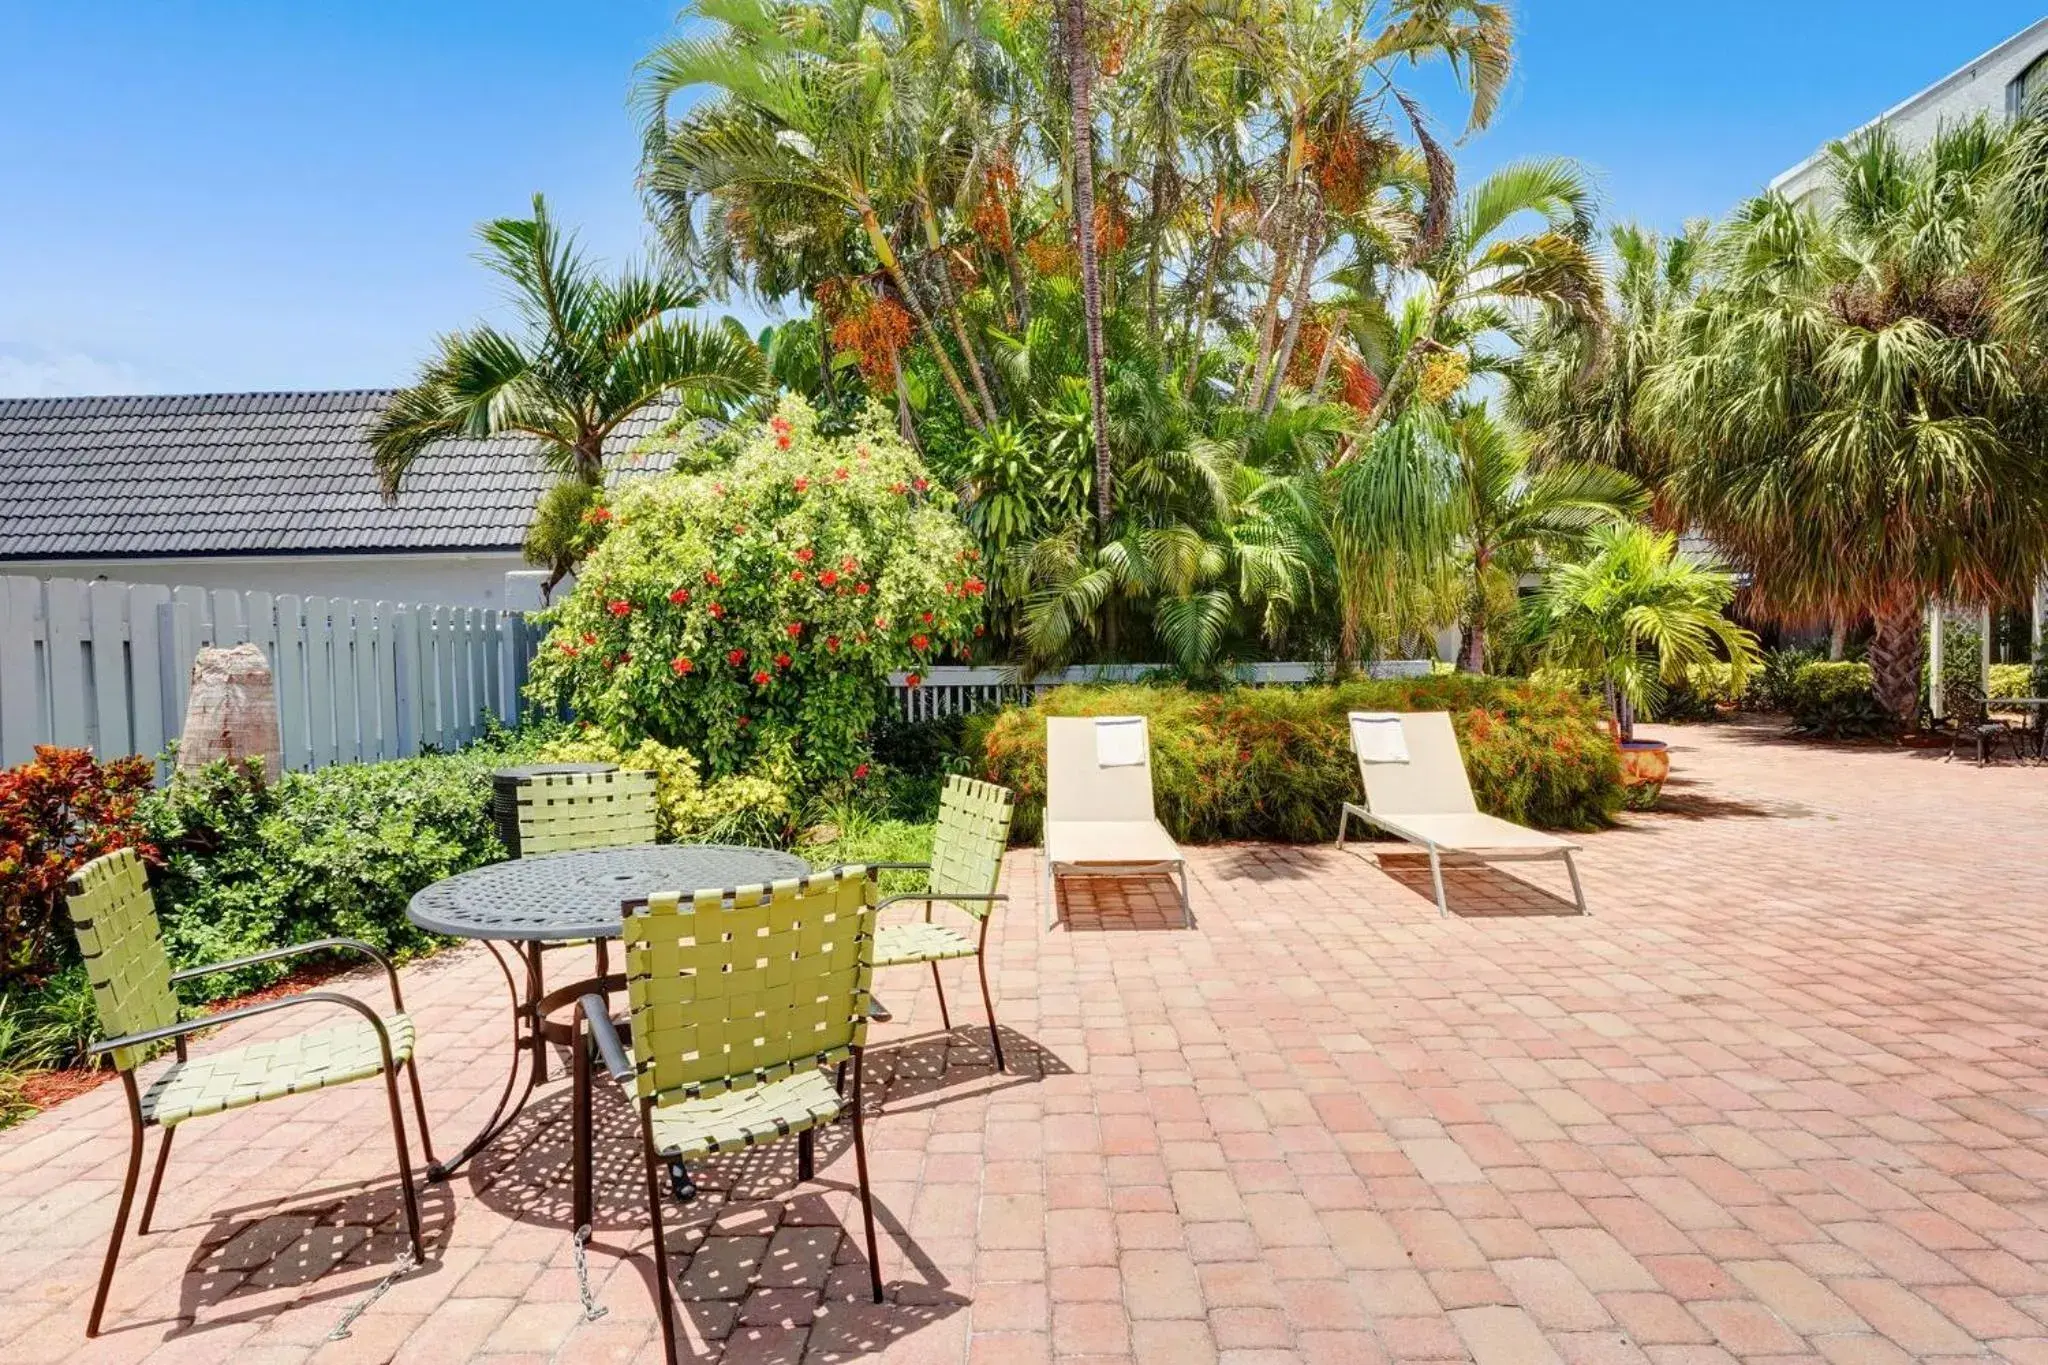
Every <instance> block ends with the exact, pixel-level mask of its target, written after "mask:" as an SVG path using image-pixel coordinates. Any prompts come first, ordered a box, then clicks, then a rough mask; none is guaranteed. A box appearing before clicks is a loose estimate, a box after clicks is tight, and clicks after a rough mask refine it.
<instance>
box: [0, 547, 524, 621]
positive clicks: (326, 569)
mask: <svg viewBox="0 0 2048 1365" xmlns="http://www.w3.org/2000/svg"><path fill="white" fill-rule="evenodd" d="M526 567H527V564H526V562H525V561H524V560H522V559H521V558H520V557H519V556H518V555H517V554H514V553H511V552H509V551H505V552H499V553H492V554H423V555H279V556H260V555H248V556H240V555H237V556H233V557H218V558H205V557H201V558H186V559H37V560H9V561H0V575H6V574H16V575H21V576H23V577H27V578H82V579H94V578H105V579H110V580H112V581H113V582H116V583H164V584H169V585H171V586H173V587H177V586H189V587H194V588H207V589H214V588H233V589H236V590H238V591H241V592H269V593H280V592H289V593H297V594H299V595H300V596H308V595H314V594H317V595H319V596H323V597H353V598H360V599H363V600H365V601H372V602H374V601H385V602H408V603H411V602H418V603H425V604H428V605H439V606H451V607H503V606H504V605H505V575H506V574H507V573H508V572H511V571H514V570H519V569H525V568H526ZM515 605H517V606H522V607H523V606H527V605H530V604H528V603H525V602H520V603H515Z"/></svg>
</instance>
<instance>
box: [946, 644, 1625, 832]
mask: <svg viewBox="0 0 2048 1365" xmlns="http://www.w3.org/2000/svg"><path fill="white" fill-rule="evenodd" d="M1348 711H1448V712H1450V714H1451V722H1452V724H1453V726H1454V727H1455V728H1456V730H1457V732H1458V740H1459V743H1460V745H1461V746H1462V747H1463V748H1464V751H1465V767H1466V771H1467V772H1468V773H1469V774H1470V776H1471V779H1472V789H1473V793H1474V795H1475V796H1477V798H1478V800H1479V805H1480V808H1481V809H1482V810H1485V811H1487V812H1489V813H1491V814H1494V815H1498V816H1501V817H1502V818H1504V819H1509V820H1514V821H1518V822H1520V823H1523V824H1528V825H1536V826H1540V827H1544V828H1550V829H1589V828H1594V827H1597V826H1599V825H1601V824H1603V823H1605V822H1606V820H1607V818H1608V817H1609V816H1610V815H1612V814H1613V812H1614V811H1615V810H1616V809H1617V808H1618V807H1619V806H1620V803H1621V771H1620V758H1619V755H1618V753H1617V752H1616V749H1615V746H1614V741H1613V740H1612V739H1611V738H1610V737H1609V735H1608V733H1607V730H1606V729H1605V727H1604V725H1603V724H1602V720H1601V713H1600V707H1599V704H1598V703H1597V702H1595V701H1594V700H1592V699H1590V698H1587V697H1582V696H1579V695H1578V694H1576V693H1574V692H1572V691H1569V690H1567V689H1564V688H1559V687H1550V686H1544V685H1541V684H1537V683H1531V682H1527V681H1522V680H1518V679H1503V678H1484V677H1473V676H1470V675H1466V674H1450V675H1443V676H1438V677H1432V678H1417V679H1412V680H1408V679H1402V680H1386V681H1359V682H1351V683H1343V684H1339V685H1336V686H1330V687H1304V688H1281V687H1274V688H1252V687H1245V688H1235V689H1231V690H1227V691H1222V692H1190V691H1186V690H1184V689H1179V688H1166V687H1147V686H1140V685H1133V686H1120V687H1063V688H1059V689H1057V690H1055V691H1052V692H1049V693H1047V694H1045V695H1044V696H1042V697H1041V698H1039V700H1038V701H1037V702H1036V703H1035V704H1034V705H1032V706H1029V707H1026V708H1022V709H1018V710H1010V711H1004V712H1002V713H1000V714H998V715H996V716H994V717H993V718H977V722H976V724H975V726H974V727H972V729H973V732H974V733H971V735H970V739H971V740H972V739H973V738H978V739H979V745H978V746H974V745H972V744H970V747H971V748H972V747H978V749H979V752H980V755H981V762H982V766H983V769H984V775H985V776H986V777H987V778H988V780H989V781H991V782H999V783H1001V784H1003V785H1004V786H1006V787H1009V788H1011V789H1012V790H1014V791H1015V792H1016V793H1017V815H1016V819H1015V821H1014V823H1013V824H1012V826H1011V829H1012V833H1013V837H1015V838H1017V839H1018V840H1020V841H1023V842H1030V841H1032V840H1035V839H1036V838H1037V837H1038V835H1039V831H1040V827H1041V825H1042V823H1043V818H1044V810H1045V719H1046V717H1048V716H1110V715H1143V716H1145V717H1147V718H1148V719H1149V720H1150V722H1151V730H1152V772H1153V795H1154V800H1155V802H1156V804H1157V807H1158V811H1159V818H1160V820H1161V822H1162V823H1163V824H1165V826H1166V828H1167V830H1168V831H1169V832H1170V833H1171V834H1172V835H1173V836H1174V838H1176V839H1181V840H1184V841H1186V842H1188V843H1197V844H1199V843H1214V842H1219V841H1223V840H1231V839H1263V840H1272V841H1276V842H1282V843H1316V842H1320V841H1322V840H1326V839H1333V838H1335V837H1336V833H1337V814H1338V810H1339V807H1340V805H1341V804H1342V803H1343V802H1344V801H1347V800H1351V801H1355V800H1357V799H1358V797H1359V792H1358V766H1357V763H1356V761H1355V760H1354V759H1353V757H1352V754H1351V742H1350V735H1349V731H1348V727H1347V726H1346V724H1345V719H1344V717H1345V713H1346V712H1348Z"/></svg>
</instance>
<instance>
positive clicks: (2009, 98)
mask: <svg viewBox="0 0 2048 1365" xmlns="http://www.w3.org/2000/svg"><path fill="white" fill-rule="evenodd" d="M2043 90H2048V52H2044V53H2042V54H2041V55H2040V56H2038V57H2036V58H2034V60H2033V61H2031V62H2029V63H2028V64H2027V69H2026V70H2024V71H2022V72H2020V74H2019V75H2017V76H2015V77H2014V78H2013V80H2012V83H2011V84H2010V85H2008V86H2006V87H2005V112H2006V113H2008V114H2010V115H2012V116H2013V117H2014V118H2018V117H2019V116H2020V115H2021V114H2022V113H2024V112H2025V111H2026V108H2027V105H2028V104H2029V103H2031V102H2032V101H2033V100H2034V98H2035V97H2036V96H2038V95H2039V94H2040V93H2041V92H2042V91H2043Z"/></svg>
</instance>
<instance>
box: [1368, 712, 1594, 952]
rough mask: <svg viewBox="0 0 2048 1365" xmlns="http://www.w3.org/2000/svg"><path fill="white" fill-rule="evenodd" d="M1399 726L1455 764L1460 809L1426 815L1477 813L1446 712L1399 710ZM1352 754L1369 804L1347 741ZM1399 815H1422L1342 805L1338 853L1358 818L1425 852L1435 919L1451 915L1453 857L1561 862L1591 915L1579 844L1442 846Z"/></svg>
mask: <svg viewBox="0 0 2048 1365" xmlns="http://www.w3.org/2000/svg"><path fill="white" fill-rule="evenodd" d="M1411 721H1413V722H1420V723H1421V724H1422V725H1423V726H1427V727H1431V728H1432V729H1433V730H1435V731H1436V732H1435V733H1433V734H1432V733H1429V732H1425V731H1411V730H1410V729H1409V724H1410V722H1411ZM1401 726H1402V730H1403V732H1404V734H1406V735H1407V736H1408V737H1409V738H1410V740H1411V741H1413V742H1415V743H1417V744H1418V745H1421V744H1425V743H1427V744H1428V745H1429V748H1430V750H1432V751H1433V752H1435V753H1437V754H1438V755H1439V756H1440V754H1441V753H1443V752H1448V754H1449V755H1450V757H1451V758H1452V759H1454V760H1455V761H1456V764H1457V771H1456V777H1457V785H1458V790H1457V792H1456V793H1454V795H1453V798H1452V800H1453V804H1455V805H1457V806H1458V807H1459V809H1457V810H1453V811H1442V812H1431V814H1442V815H1474V816H1477V815H1480V814H1481V812H1480V810H1479V807H1478V803H1477V802H1476V801H1474V800H1473V798H1472V787H1471V781H1470V779H1469V778H1468V777H1467V776H1466V775H1465V767H1464V752H1463V750H1462V749H1461V748H1460V747H1459V745H1458V741H1457V735H1456V732H1455V731H1454V730H1453V729H1452V728H1451V718H1450V714H1449V713H1448V712H1444V711H1409V712H1402V713H1401ZM1437 727H1440V729H1437ZM1445 737H1448V741H1449V742H1448V745H1447V746H1444V745H1443V740H1444V739H1445ZM1352 751H1353V756H1354V757H1355V758H1357V760H1358V780H1359V785H1360V787H1361V788H1363V789H1364V790H1365V791H1366V800H1367V802H1370V801H1371V800H1372V796H1371V787H1370V784H1369V783H1368V781H1367V779H1366V766H1367V765H1366V762H1365V759H1364V757H1363V756H1362V755H1359V754H1358V753H1357V745H1356V743H1355V742H1353V743H1352ZM1403 814H1416V815H1421V814H1423V813H1422V812H1405V813H1393V814H1387V813H1383V812H1379V811H1375V810H1373V809H1372V808H1371V806H1370V805H1369V804H1368V805H1360V804H1358V803H1356V802H1352V801H1346V802H1344V803H1343V809H1342V811H1341V812H1340V813H1339V814H1338V816H1337V847H1338V849H1339V850H1340V851H1341V850H1342V849H1343V848H1344V842H1345V837H1346V835H1348V834H1349V833H1350V824H1351V821H1352V820H1353V819H1358V820H1362V821H1364V822H1365V823H1366V824H1368V825H1371V826H1373V827H1375V828H1378V829H1382V830H1385V831H1386V832H1387V833H1389V834H1391V835H1393V836H1394V837H1395V838H1397V839H1400V840H1403V841H1404V842H1407V843H1411V844H1418V845H1420V846H1421V847H1422V848H1423V849H1424V850H1425V851H1426V852H1427V853H1428V854H1429V879H1430V884H1431V887H1432V889H1433V890H1434V891H1435V892H1436V909H1437V913H1438V914H1439V915H1446V916H1447V915H1449V914H1450V913H1451V907H1450V902H1449V901H1448V900H1446V899H1445V897H1444V868H1443V864H1444V858H1445V856H1446V855H1452V856H1455V857H1457V858H1459V859H1462V860H1467V861H1469V862H1472V863H1477V864H1480V865H1485V864H1488V863H1515V862H1544V861H1548V860H1550V859H1552V858H1557V859H1562V860H1563V862H1564V868H1565V873H1566V875H1568V876H1569V877H1570V878H1571V882H1572V899H1573V901H1574V902H1575V903H1576V904H1577V906H1578V910H1579V913H1580V914H1582V915H1590V914H1591V913H1592V911H1591V910H1589V909H1587V907H1586V891H1585V887H1584V886H1583V885H1582V884H1581V883H1580V881H1579V867H1578V864H1577V863H1576V862H1574V861H1573V859H1572V855H1573V854H1574V853H1576V852H1577V851H1578V846H1577V845H1576V844H1573V843H1570V842H1568V841H1567V840H1564V839H1558V838H1555V837H1554V836H1543V837H1545V838H1546V839H1547V840H1548V842H1547V843H1546V844H1545V845H1544V846H1541V847H1523V848H1516V847H1499V848H1492V847H1487V846H1485V845H1479V844H1473V845H1467V844H1450V843H1445V842H1444V841H1442V840H1440V839H1437V838H1433V837H1431V836H1430V835H1429V834H1428V833H1427V832H1426V831H1425V830H1423V829H1421V828H1419V827H1418V826H1417V825H1415V824H1414V823H1412V822H1411V823H1404V822H1403V819H1402V815H1403ZM1499 823H1501V824H1507V823H1510V822H1507V821H1500V822H1499ZM1529 833H1532V834H1535V833H1539V831H1529Z"/></svg>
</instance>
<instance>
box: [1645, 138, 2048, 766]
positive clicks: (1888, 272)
mask: <svg viewBox="0 0 2048 1365" xmlns="http://www.w3.org/2000/svg"><path fill="white" fill-rule="evenodd" d="M2012 137H2013V135H2012V134H2011V133H2009V132H2008V131H2006V130H2003V129H1997V128H1993V127H1992V126H1990V125H1989V124H1988V123H1986V122H1983V121H1981V120H1980V121H1978V122H1976V123H1972V124H1966V125H1962V126H1959V127H1953V128H1949V129H1946V130H1944V131H1943V132H1942V134H1941V135H1940V136H1938V137H1937V138H1936V139H1935V141H1934V142H1933V143H1932V144H1930V145H1929V146H1928V147H1927V148H1926V149H1925V150H1923V151H1919V152H1914V153H1908V152H1906V151H1904V150H1903V149H1901V147H1900V146H1899V145H1898V144H1897V143H1896V142H1894V141H1893V140H1892V138H1891V137H1890V136H1889V135H1888V134H1887V133H1886V132H1884V131H1883V130H1879V131H1877V132H1875V133H1872V134H1869V135H1866V136H1863V137H1861V138H1859V139H1858V140H1857V141H1856V142H1854V143H1851V144H1847V145H1842V144H1837V145H1836V146H1834V147H1832V148H1831V149H1830V150H1829V158H1830V171H1831V174H1830V193H1831V196H1832V199H1833V201H1834V206H1833V207H1832V209H1831V210H1829V211H1828V212H1827V214H1826V216H1824V217H1823V216H1822V215H1821V214H1820V213H1818V212H1815V211H1813V210H1811V209H1808V208H1804V207H1801V206H1797V205H1794V204H1791V203H1788V202H1787V201H1785V200H1784V199H1783V198H1781V197H1779V196H1777V195H1772V194H1766V195H1763V196H1760V197H1759V198H1757V199H1754V200H1752V201H1750V202H1749V203H1748V204H1746V205H1744V206H1743V207H1742V208H1741V209H1740V210H1739V211H1738V212H1737V213H1736V215H1735V217H1734V219H1733V221H1732V222H1731V223H1730V224H1729V225H1728V227H1727V228H1726V230H1725V232H1724V233H1723V234H1722V236H1721V238H1720V240H1719V241H1718V243H1717V245H1716V247H1715V249H1714V251H1713V269H1712V277H1711V283H1710V285H1709V287H1708V288H1707V289H1706V290H1704V291H1703V292H1702V294H1701V296H1700V298H1699V299H1698V301H1697V302H1696V303H1694V304H1693V305H1692V306H1691V307H1690V308H1688V309H1686V310H1684V312H1683V313H1681V314H1680V315H1679V317H1678V318H1677V319H1676V323H1677V329H1676V333H1675V336H1674V339H1673V346H1672V353H1671V355H1670V356H1669V358H1668V359H1666V360H1665V361H1664V362H1663V363H1661V364H1660V365H1658V366H1657V367H1656V369H1655V370H1654V371H1653V372H1652V374H1651V376H1650V379H1649V381H1648V383H1647V385H1646V387H1645V390H1644V394H1643V405H1644V415H1645V420H1646V421H1647V423H1648V424H1649V425H1650V426H1652V427H1653V428H1654V429H1655V431H1656V432H1657V433H1658V439H1659V440H1660V441H1662V442H1663V443H1664V445H1665V446H1666V448H1667V449H1669V450H1671V451H1672V452H1673V453H1674V461H1673V465H1672V473H1671V485H1670V486H1671V490H1672V493H1673V494H1674V496H1675V499H1676V501H1677V503H1678V506H1679V509H1680V510H1681V511H1682V512H1683V513H1684V514H1685V515H1686V516H1687V517H1688V518H1690V519H1691V520H1692V521H1693V522H1694V523H1695V524H1696V525H1698V526H1699V527H1700V528H1701V529H1702V530H1704V531H1705V532H1707V534H1708V535H1710V536H1711V537H1712V538H1713V540H1714V541H1715V543H1716V544H1717V545H1718V546H1720V547H1721V549H1722V550H1724V551H1725V552H1727V553H1728V554H1730V555H1732V556H1734V557H1735V558H1736V559H1737V560H1739V561H1740V562H1741V563H1742V564H1743V566H1744V567H1747V568H1748V569H1750V570H1751V572H1752V573H1753V574H1754V576H1755V583H1756V588H1757V595H1758V599H1759V601H1760V603H1761V604H1762V605H1764V606H1765V607H1767V608H1772V609H1775V610H1776V611H1777V612H1779V613H1781V614H1784V615H1786V616H1791V617H1795V618H1796V617H1805V618H1829V617H1832V618H1836V619H1843V618H1853V617H1856V616H1860V615H1868V616H1869V617H1870V619H1871V620H1872V622H1873V623H1874V625H1875V636H1874V638H1873V639H1872V641H1871V646H1870V663H1871V669H1872V673H1873V676H1874V687H1875V690H1876V693H1877V698H1878V702H1879V704H1880V705H1882V706H1883V707H1884V709H1885V710H1886V711H1887V712H1889V713H1890V715H1891V716H1892V718H1893V720H1894V721H1895V722H1896V723H1897V724H1898V725H1899V726H1900V727H1902V728H1904V727H1908V726H1910V725H1911V724H1912V722H1913V720H1914V718H1915V716H1916V715H1917V711H1918V697H1917V693H1918V678H1919V668H1920V620H1921V612H1922V609H1923V607H1924V605H1925V603H1926V602H1927V601H1928V600H1929V599H1930V598H1944V599H1948V600H1951V601H1963V602H1984V601H1989V600H1993V599H1995V598H1996V597H1997V596H1999V595H2000V594H2002V593H2003V592H2005V591H2009V590H2010V589H2011V588H2012V586H2013V585H2015V584H2024V583H2031V582H2033V581H2034V580H2035V578H2036V577H2037V576H2038V574H2039V572H2040V570H2041V567H2042V565H2043V562H2044V560H2048V459H2044V458H2043V443H2042V440H2041V431H2040V422H2039V412H2040V407H2041V403H2042V400H2043V398H2044V397H2048V386H2044V382H2043V370H2042V366H2041V364H2040V343H2039V341H2038V336H2039V334H2038V332H2034V331H2032V330H2031V329H2021V330H2018V331H2008V330H2006V329H2005V328H2002V327H2001V326H2000V320H2001V312H2002V311H2003V309H2004V308H2005V307H2006V306H2007V304H2008V303H2009V300H2008V299H2006V298H2004V297H2002V293H2001V291H2002V281H2003V280H2004V279H2005V278H2006V271H2005V266H2006V264H2007V263H2006V262H2005V261H2002V260H2001V259H2000V258H1999V254H1998V251H1997V242H1998V240H1999V234H1998V233H1997V232H1996V231H1995V230H1994V229H1995V228H1996V227H1997V226H1998V224H1997V222H1996V221H1995V219H1996V208H1997V206H1998V204H1999V203H2000V202H2001V188H2002V187H2003V186H2005V185H2006V184H2008V183H2009V177H2010V176H2011V175H2012V174H2014V173H2015V168H2014V166H2013V163H2012V158H2011V157H2010V156H2009V150H2010V148H2011V145H2012ZM2036 253H2037V255H2038V247H2037V248H2036Z"/></svg>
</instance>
